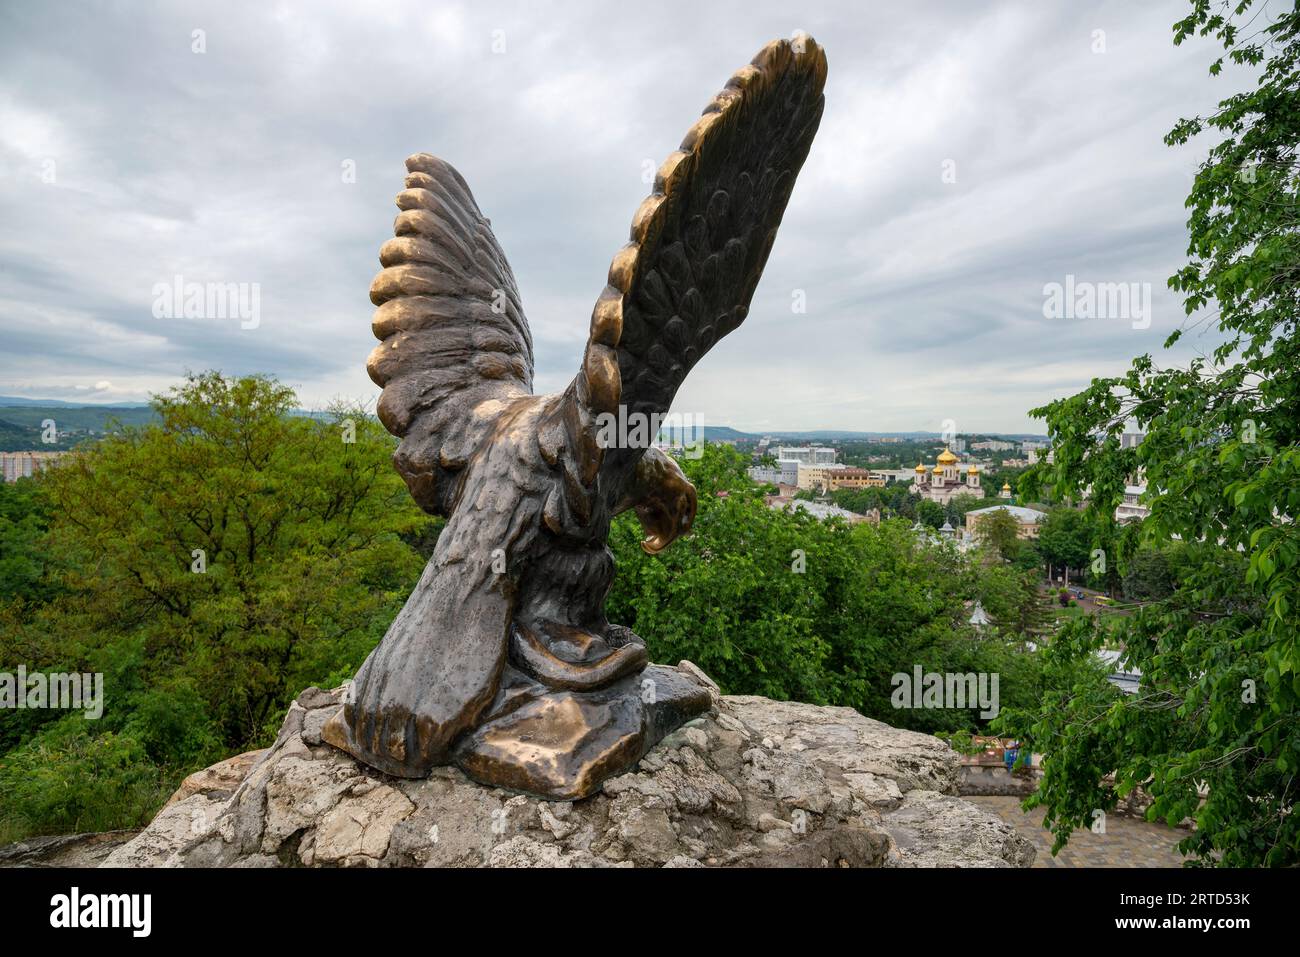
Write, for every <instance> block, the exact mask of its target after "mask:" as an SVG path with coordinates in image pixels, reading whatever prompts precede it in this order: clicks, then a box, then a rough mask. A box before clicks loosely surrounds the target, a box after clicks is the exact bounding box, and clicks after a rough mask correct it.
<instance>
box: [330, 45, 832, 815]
mask: <svg viewBox="0 0 1300 957" xmlns="http://www.w3.org/2000/svg"><path fill="white" fill-rule="evenodd" d="M825 71H826V60H825V56H824V54H822V52H821V50H820V48H818V47H817V45H816V44H815V43H814V42H813V41H812V40H810V39H807V38H801V39H798V40H796V41H794V42H793V43H791V42H789V41H778V42H774V43H772V44H769V45H768V46H767V47H765V48H764V49H763V51H761V52H760V53H759V55H758V56H757V57H756V58H755V60H754V63H753V65H751V66H749V67H746V68H745V69H744V70H742V71H740V72H739V73H737V74H736V75H735V76H734V77H733V78H732V80H731V82H730V83H729V84H728V86H727V88H726V89H724V90H723V92H722V93H719V94H718V96H717V97H715V98H714V100H713V102H712V103H711V104H710V105H709V107H708V108H706V110H705V112H704V115H703V116H702V117H701V119H700V121H699V122H697V123H696V125H695V126H694V127H692V129H691V131H690V132H689V133H688V134H687V137H686V139H685V140H684V141H683V143H682V148H681V149H680V150H679V151H678V152H676V153H674V154H673V155H672V156H670V157H669V159H668V160H667V161H666V162H665V163H664V165H663V166H662V167H661V168H660V171H659V176H658V178H657V180H656V183H655V190H654V193H652V195H651V196H650V197H649V198H648V199H647V200H646V201H645V203H643V204H642V206H641V208H640V209H639V210H638V211H637V214H636V216H635V218H634V220H633V225H632V240H631V242H629V243H628V245H627V246H625V247H624V248H623V249H622V250H620V252H619V253H618V254H617V255H616V256H615V258H614V261H613V263H612V265H611V267H610V274H609V280H608V285H607V286H606V287H605V290H604V292H603V293H601V295H600V297H599V298H598V300H597V303H596V307H595V309H594V311H593V314H592V319H591V332H590V336H589V339H588V343H587V347H586V350H585V353H584V356H583V363H582V367H581V369H580V371H579V373H578V375H577V376H576V377H575V379H574V380H573V382H572V383H571V384H570V386H569V387H568V389H566V390H565V391H564V392H562V393H560V394H557V395H549V396H534V395H532V394H531V392H532V341H531V337H530V335H529V332H528V326H527V322H526V321H525V320H524V317H523V312H522V309H521V307H520V304H519V295H518V291H517V289H516V287H515V282H514V277H513V276H512V275H511V272H510V268H509V265H508V264H507V263H506V260H505V256H504V254H503V253H502V252H501V249H500V247H499V246H498V244H497V242H496V239H495V237H494V236H493V235H492V232H491V229H490V227H489V226H488V223H487V220H486V219H485V218H484V217H483V215H482V213H481V212H480V211H479V209H478V206H477V205H476V204H475V202H474V200H473V197H472V195H471V194H470V191H469V187H468V186H467V185H466V184H465V181H464V179H463V178H461V177H460V175H459V174H458V173H457V172H456V171H455V170H454V169H452V168H451V167H450V166H449V165H447V164H446V163H444V162H443V161H442V160H439V159H437V158H436V157H432V156H428V155H427V154H420V155H417V156H413V157H411V158H410V159H408V160H407V168H408V170H409V171H410V174H409V175H408V177H407V187H408V188H407V189H406V190H405V191H403V192H402V193H401V194H399V196H398V206H399V207H400V208H401V209H402V212H401V213H400V214H399V216H398V218H397V222H396V224H395V233H396V238H395V239H393V240H390V241H389V242H388V243H386V244H385V245H384V247H383V249H382V250H381V251H380V261H381V262H382V263H383V265H384V266H385V269H384V271H383V272H381V273H380V275H379V276H378V277H377V278H376V280H375V282H374V284H373V285H372V287H371V298H372V299H373V300H374V302H375V303H376V305H377V306H379V309H378V310H377V312H376V315H375V320H374V327H375V333H376V335H377V336H378V337H379V338H380V339H382V340H383V343H382V344H381V345H380V346H379V348H377V349H376V350H375V352H374V353H373V354H372V356H371V360H370V363H369V371H370V373H371V376H372V378H374V379H375V381H376V382H377V383H379V384H380V385H382V386H383V387H384V392H383V395H382V397H381V398H380V402H379V415H380V418H381V420H382V421H383V422H384V424H385V426H387V427H388V429H389V430H390V431H392V432H393V433H394V434H395V435H398V436H400V437H401V438H402V442H401V444H400V446H399V448H398V452H397V454H396V456H395V463H396V465H397V467H398V470H399V471H400V472H401V474H402V475H403V477H404V478H405V479H406V481H407V484H408V487H409V488H410V489H411V492H412V495H413V496H414V497H415V499H416V501H417V502H418V503H419V504H420V505H421V506H422V507H424V508H425V509H426V510H428V511H430V512H433V513H434V514H440V515H445V516H446V517H447V525H446V528H445V529H444V530H443V532H442V534H441V536H440V537H439V540H438V544H437V547H436V550H435V552H434V555H433V558H432V559H431V560H430V562H429V565H428V567H427V568H426V569H425V572H424V574H423V576H422V577H421V579H420V582H419V584H418V585H417V586H416V588H415V591H414V592H413V593H412V595H411V597H410V599H409V600H408V601H407V603H406V606H405V607H404V608H403V609H402V611H401V613H400V614H399V615H398V617H397V619H396V620H395V621H394V622H393V625H392V627H391V628H390V629H389V631H388V633H387V634H386V635H385V637H384V639H383V641H382V642H381V643H380V645H379V647H377V648H376V649H375V651H374V652H373V653H372V654H371V655H370V657H369V658H368V659H367V660H366V662H365V664H364V665H363V666H362V668H361V669H360V671H359V672H358V673H357V676H356V679H355V681H354V683H353V686H352V689H351V694H350V696H349V699H348V701H347V703H346V705H345V708H344V710H343V712H342V713H341V714H340V716H339V717H338V718H336V719H335V720H334V721H333V722H331V724H330V725H329V726H328V727H327V729H326V733H325V736H326V739H327V740H329V741H331V742H332V743H334V744H336V745H338V746H339V747H342V748H344V749H346V750H348V751H349V752H350V753H352V754H354V755H355V756H356V757H358V758H360V759H361V760H363V761H365V762H367V763H369V764H371V765H373V766H375V767H377V768H379V769H381V770H384V771H387V772H389V773H392V774H397V775H402V776H407V777H415V776H423V775H424V774H427V773H428V771H429V769H430V768H431V767H433V766H436V765H439V764H445V763H449V762H450V761H453V760H454V761H456V762H457V763H459V764H460V765H461V767H463V768H465V769H466V770H467V772H469V773H470V774H471V775H472V776H475V777H478V778H479V779H480V780H486V781H487V782H488V783H493V784H501V785H503V786H509V787H518V788H521V789H524V790H530V791H534V792H536V793H541V794H544V795H546V796H549V797H558V798H567V797H579V796H582V795H584V794H586V793H590V791H591V790H592V789H593V788H595V787H596V786H598V784H599V781H600V780H601V779H603V777H606V776H608V775H609V774H612V773H617V772H618V771H621V770H624V769H626V768H627V767H629V766H630V765H631V764H632V763H634V762H635V761H636V760H638V759H639V757H640V756H641V754H643V753H644V751H645V750H646V749H648V748H649V747H650V746H651V745H653V743H654V741H655V740H657V739H658V737H659V736H661V735H662V734H663V733H664V732H665V731H666V730H668V729H669V727H670V725H672V724H673V723H679V722H680V721H681V720H685V719H686V718H689V717H690V716H692V715H693V714H696V713H699V712H700V711H702V710H704V709H705V708H707V707H708V704H709V698H708V694H707V692H706V691H705V690H704V689H703V688H701V687H699V686H694V685H692V684H691V683H690V682H688V681H687V682H683V680H682V679H681V678H680V677H679V676H678V675H677V673H675V672H673V673H669V672H668V670H667V669H662V668H657V667H656V666H650V667H649V668H648V669H647V662H648V658H647V656H646V652H645V648H644V644H643V643H642V642H641V640H640V639H639V638H637V636H635V635H634V634H632V633H631V632H630V630H629V629H626V628H622V627H619V626H611V625H610V624H609V622H608V621H606V619H605V615H604V601H605V596H606V594H607V593H608V590H609V586H610V583H611V582H612V580H613V574H614V563H613V558H612V555H611V554H610V552H609V549H608V547H607V546H606V544H605V542H606V538H607V535H608V532H609V523H610V520H611V518H612V517H613V516H614V515H615V514H617V513H618V512H621V511H624V510H626V509H628V508H633V509H635V510H636V512H637V515H638V517H639V518H640V519H641V522H642V525H643V526H644V527H645V528H646V531H647V533H648V537H647V539H646V541H645V543H644V544H645V547H646V548H647V550H650V551H657V550H659V549H660V548H663V547H665V546H666V545H667V544H668V543H669V542H671V541H672V540H673V538H675V537H676V536H677V535H679V534H683V533H685V532H688V531H689V530H690V525H691V522H692V520H693V518H694V514H695V504H696V503H695V492H694V489H693V488H692V487H691V485H690V483H689V482H687V481H686V479H685V477H684V476H683V475H682V472H681V470H680V469H679V468H678V467H677V465H676V463H675V462H673V461H672V459H670V458H668V457H667V456H665V455H663V454H662V453H660V452H659V451H657V450H655V449H653V448H648V447H647V445H648V443H646V444H640V443H638V444H635V445H633V444H624V445H615V446H614V447H610V448H603V447H602V446H601V443H600V442H599V441H598V437H597V436H598V427H597V420H598V419H599V418H600V417H601V416H604V415H619V417H620V418H626V417H627V416H628V415H631V416H637V417H649V416H652V415H656V414H662V413H665V412H667V411H668V407H669V405H670V404H671V402H672V398H673V396H674V395H675V393H676V391H677V388H678V387H679V386H680V385H681V382H682V380H683V379H684V378H685V376H686V374H687V372H689V370H690V368H691V367H692V366H693V365H694V364H695V363H696V362H698V361H699V359H700V358H701V357H702V356H703V355H704V353H705V352H707V351H708V349H709V348H711V347H712V346H713V345H714V343H716V342H717V340H718V339H720V338H721V337H722V336H724V335H725V334H726V333H727V332H730V331H731V330H732V329H734V328H735V327H736V326H738V325H739V324H740V323H741V321H742V320H743V319H744V316H745V313H746V312H747V310H748V306H749V301H750V298H751V297H752V295H753V291H754V287H755V286H756V285H757V282H758V278H759V276H760V274H761V272H762V269H763V265H764V263H765V262H766V259H767V255H768V252H769V251H770V249H771V245H772V241H773V239H774V238H775V235H776V228H777V226H778V224H779V223H780V219H781V214H782V213H783V211H784V209H785V205H786V201H787V200H788V198H789V194H790V190H791V188H792V187H793V184H794V178H795V176H796V175H797V173H798V171H799V167H800V166H801V165H802V163H803V159H804V157H805V156H806V154H807V151H808V148H809V146H810V144H811V141H812V137H813V134H814V133H815V132H816V128H817V124H818V121H819V120H820V117H821V109H822V94H821V89H822V85H823V83H824V80H825ZM649 438H650V439H653V438H654V436H653V435H651V436H649ZM647 676H650V677H647Z"/></svg>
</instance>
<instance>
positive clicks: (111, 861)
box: [103, 662, 1034, 867]
mask: <svg viewBox="0 0 1300 957" xmlns="http://www.w3.org/2000/svg"><path fill="white" fill-rule="evenodd" d="M677 670H678V671H679V672H680V673H681V674H682V675H683V677H686V678H689V679H691V680H695V681H699V680H700V678H699V677H697V675H699V674H700V672H699V669H697V668H696V667H695V666H694V665H691V664H690V663H689V662H687V663H683V664H682V665H681V666H679V668H678V669H677ZM713 695H714V708H713V709H712V710H711V711H709V712H708V713H707V714H706V715H704V716H703V717H700V718H696V719H695V720H693V721H691V722H690V723H688V724H687V725H685V726H683V727H681V728H679V729H678V730H676V731H674V732H673V733H671V734H669V735H668V736H667V737H665V738H664V739H663V740H662V741H661V742H660V743H659V744H658V745H657V746H655V747H654V748H653V749H652V750H651V751H650V752H649V753H648V754H646V755H645V757H644V758H642V760H641V762H640V764H639V765H638V766H637V767H636V769H635V770H633V771H631V772H628V773H626V774H622V775H619V776H617V777H613V778H610V779H609V780H607V781H605V782H604V784H603V785H602V787H601V789H600V790H599V791H598V792H597V793H595V794H594V795H592V796H591V797H588V798H584V799H582V800H579V801H563V802H560V801H545V800H541V799H538V798H535V797H531V796H528V795H523V794H517V793H513V792H510V791H506V790H503V789H501V788H494V787H488V786H485V785H481V784H476V783H474V782H473V781H471V780H470V779H469V778H467V777H466V776H465V775H464V774H463V773H462V772H461V771H460V770H458V769H456V768H454V767H442V768H436V769H435V770H434V771H433V773H432V774H431V775H430V776H429V777H428V778H425V779H419V780H412V779H402V778H394V777H388V776H386V775H384V774H382V773H380V772H378V771H375V770H374V769H372V768H369V767H367V766H365V765H363V764H360V763H359V762H357V761H356V760H354V759H353V758H352V757H350V756H349V755H346V754H344V753H342V752H341V751H339V750H337V749H335V748H333V747H330V746H329V745H327V744H323V743H322V742H321V738H320V729H321V728H322V727H323V726H324V724H325V722H326V721H327V720H328V719H329V718H330V717H332V716H333V714H334V713H335V712H336V711H337V710H338V708H339V698H338V694H337V693H330V692H323V691H320V690H319V689H316V688H309V689H308V690H307V691H305V692H304V693H303V694H302V695H300V696H299V698H298V700H297V701H295V702H294V704H293V706H292V707H291V708H290V709H289V714H288V715H287V716H286V718H285V722H284V726H283V728H282V730H281V732H280V736H279V738H278V739H277V741H276V743H275V744H274V745H273V746H272V747H271V748H269V749H268V750H266V751H265V752H260V753H257V752H254V753H251V755H241V756H240V757H239V758H236V759H231V761H228V762H223V763H222V765H216V766H214V767H213V768H211V769H208V771H207V772H200V773H199V774H198V775H193V776H191V778H190V779H187V782H186V785H184V786H182V788H181V790H180V791H178V792H177V798H175V799H173V801H172V802H169V803H168V805H167V806H166V807H165V808H163V810H162V811H160V812H159V814H158V816H157V817H156V818H155V819H154V821H153V823H152V824H150V826H149V827H148V828H147V829H145V830H144V831H143V832H141V833H140V834H139V835H138V836H137V837H136V838H134V839H133V840H131V841H130V842H129V843H127V844H125V845H123V846H121V847H119V848H117V849H116V850H115V851H113V853H112V854H111V855H110V856H109V857H108V859H107V860H106V861H105V863H104V865H103V866H107V867H114V866H125V867H145V866H172V867H176V866H214V865H215V866H233V867H268V866H304V865H305V866H316V867H324V866H331V867H332V866H343V867H357V866H363V867H377V866H459V867H700V866H705V867H764V866H811V867H818V866H821V867H827V866H831V867H835V866H839V867H877V866H879V867H929V866H994V867H1007V866H1012V867H1025V866H1028V865H1029V864H1030V863H1031V862H1032V860H1033V855H1034V852H1033V848H1032V847H1031V846H1030V845H1029V843H1028V842H1027V841H1025V839H1024V838H1022V837H1020V836H1019V835H1017V834H1016V833H1015V831H1014V830H1013V829H1012V828H1011V827H1010V826H1009V825H1006V824H1004V823H1002V822H1001V821H999V820H998V819H997V818H995V817H993V816H991V815H990V814H988V813H986V812H984V811H982V810H980V809H979V808H977V807H975V806H974V805H971V804H968V803H966V802H965V801H962V800H961V799H960V798H958V797H956V789H957V773H958V767H957V756H956V754H954V753H953V751H952V750H951V749H950V748H948V746H947V745H946V744H944V743H943V742H942V741H940V740H938V739H937V738H933V737H931V736H929V735H925V734H918V733H916V732H911V731H900V730H898V729H896V728H892V727H890V726H889V725H886V724H882V723H880V722H878V721H872V720H871V719H869V718H864V717H862V716H861V715H859V714H858V713H857V712H855V711H853V710H851V709H849V708H822V707H817V706H815V705H807V704H797V703H793V702H780V701H770V700H768V699H766V698H756V697H741V696H723V695H719V694H717V692H716V690H715V691H714V692H713ZM241 759H244V760H242V761H241ZM232 762H233V763H232ZM238 773H244V774H245V775H246V776H245V777H244V778H243V780H242V783H239V784H238V786H237V787H235V788H234V789H233V791H232V787H231V775H232V774H238Z"/></svg>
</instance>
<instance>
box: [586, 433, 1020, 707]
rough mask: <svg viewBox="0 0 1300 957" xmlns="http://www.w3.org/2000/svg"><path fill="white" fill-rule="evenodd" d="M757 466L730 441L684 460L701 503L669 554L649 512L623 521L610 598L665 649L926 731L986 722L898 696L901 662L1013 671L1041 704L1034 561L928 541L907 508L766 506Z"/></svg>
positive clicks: (755, 689)
mask: <svg viewBox="0 0 1300 957" xmlns="http://www.w3.org/2000/svg"><path fill="white" fill-rule="evenodd" d="M743 464H744V463H743V460H742V459H741V458H740V457H739V456H738V455H737V454H736V453H735V452H734V451H733V450H731V449H729V448H726V447H719V446H715V445H708V446H706V447H705V452H704V456H703V458H702V459H700V460H699V461H695V462H693V461H686V462H684V463H683V466H684V468H685V470H686V472H687V474H688V476H689V477H690V478H691V480H692V481H693V482H695V483H696V486H697V488H698V491H699V499H700V507H699V513H698V515H697V517H696V521H695V527H694V531H693V533H692V534H691V535H690V536H689V537H688V538H685V539H681V540H679V541H677V542H675V543H674V544H673V546H672V547H671V548H669V549H667V550H665V551H664V552H662V553H660V554H658V555H654V556H651V555H646V554H645V553H644V552H643V551H642V550H641V549H640V547H639V545H638V543H639V541H640V537H641V532H640V529H639V527H638V526H637V524H636V522H635V519H634V518H632V517H631V516H630V515H624V516H621V517H620V518H619V519H617V520H616V521H615V522H614V527H613V529H612V531H611V535H610V545H611V548H612V549H613V551H614V554H615V558H616V560H617V563H618V575H617V577H616V578H615V582H614V587H613V590H612V592H611V594H610V597H609V601H608V602H607V612H608V615H609V618H610V620H611V621H617V622H620V623H622V624H627V625H630V626H632V627H633V628H634V629H635V630H636V631H637V632H638V633H639V634H641V635H642V636H643V637H645V639H646V641H647V643H648V645H649V647H650V652H651V657H652V658H653V659H654V660H657V661H669V662H675V661H677V660H679V659H681V658H689V659H690V660H692V661H694V662H695V663H696V664H698V665H700V666H701V667H702V668H704V670H705V671H706V672H708V673H709V674H710V675H711V676H712V677H713V678H714V679H715V680H717V681H718V683H719V684H720V685H721V686H722V688H723V689H724V691H726V692H727V693H732V694H761V695H766V696H770V697H774V698H779V699H788V698H793V699H798V700H803V701H812V702H815V703H820V704H837V705H847V706H849V707H853V708H857V709H858V710H859V711H861V712H862V713H863V714H866V715H869V716H871V717H875V718H878V719H880V720H884V721H888V722H889V723H891V724H894V725H898V726H902V727H909V728H916V729H919V730H931V731H933V730H957V729H961V728H965V729H967V730H976V729H978V728H980V727H982V725H983V724H984V722H983V721H982V720H981V719H980V718H979V717H978V716H977V714H976V712H975V710H969V711H959V712H958V711H951V710H922V709H918V710H896V709H895V708H894V707H893V705H892V704H891V701H890V696H891V692H892V685H891V680H890V679H891V676H892V675H893V674H895V673H899V672H901V673H906V674H909V675H910V674H911V673H912V669H913V667H914V666H916V665H921V666H922V668H923V670H925V671H939V672H961V673H966V672H972V671H973V672H999V673H1000V674H1001V679H1000V682H1001V684H1000V695H1001V697H1002V699H1003V700H1004V701H1006V700H1019V698H1020V696H1024V701H1023V702H1022V703H1023V704H1024V706H1026V707H1027V706H1028V704H1029V701H1030V700H1031V698H1032V695H1033V694H1036V693H1037V690H1036V688H1037V685H1036V677H1035V674H1036V669H1037V665H1036V663H1035V661H1034V656H1032V655H1030V654H1027V653H1026V652H1025V651H1024V650H1023V648H1022V646H1021V637H1022V636H1021V632H1020V630H1019V629H1020V626H1021V624H1022V622H1023V621H1025V620H1033V621H1035V622H1036V621H1037V620H1038V619H1037V617H1036V615H1037V613H1036V611H1035V609H1036V607H1037V606H1038V604H1039V600H1038V596H1037V593H1036V589H1035V587H1034V583H1033V576H1032V574H1030V575H1026V574H1025V573H1023V572H1020V571H1018V570H1016V569H1012V568H1010V567H1008V566H993V567H990V566H988V565H986V564H984V563H982V562H980V561H977V560H972V559H969V558H967V557H965V556H962V555H960V554H959V553H958V552H957V551H956V550H955V549H953V548H952V547H950V546H942V545H931V544H929V543H925V542H922V541H920V540H919V539H918V537H917V535H916V534H915V533H914V532H913V531H912V529H911V523H909V522H906V521H888V522H885V523H883V524H882V525H881V526H880V527H879V528H877V527H875V526H873V525H870V524H868V523H860V524H855V525H848V524H845V523H843V522H840V521H829V522H823V521H818V520H816V519H815V518H813V517H812V516H809V515H807V514H804V513H801V512H797V511H796V512H794V513H790V512H785V511H781V510H775V509H770V508H767V507H766V506H765V505H764V504H763V501H762V497H761V493H760V492H759V490H757V489H754V488H753V487H752V486H751V485H750V483H749V482H748V480H747V479H746V478H745V476H744V471H743ZM719 492H725V493H726V494H725V495H721V496H720V495H719V494H718V493H719ZM930 504H933V503H930ZM940 515H942V509H940ZM940 521H942V518H940ZM976 599H978V600H979V601H980V602H981V603H982V604H983V605H984V607H985V609H986V610H987V611H988V613H989V615H990V616H991V617H992V619H993V620H994V622H995V623H996V624H997V627H995V628H994V629H992V630H991V631H989V632H987V633H981V632H978V631H976V629H974V628H973V627H972V626H971V625H970V623H969V618H970V614H971V612H970V609H969V608H968V607H966V603H967V602H969V601H973V600H976Z"/></svg>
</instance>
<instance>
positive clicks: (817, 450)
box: [776, 445, 836, 465]
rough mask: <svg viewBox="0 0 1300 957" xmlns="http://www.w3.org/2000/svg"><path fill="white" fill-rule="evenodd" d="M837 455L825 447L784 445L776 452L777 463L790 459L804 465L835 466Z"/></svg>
mask: <svg viewBox="0 0 1300 957" xmlns="http://www.w3.org/2000/svg"><path fill="white" fill-rule="evenodd" d="M835 455H836V452H835V450H834V449H832V448H830V447H828V446H825V445H802V446H789V445H783V446H780V447H778V448H777V450H776V458H777V461H781V460H784V459H789V460H791V461H793V462H802V463H803V464H804V465H833V464H834V463H835Z"/></svg>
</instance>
